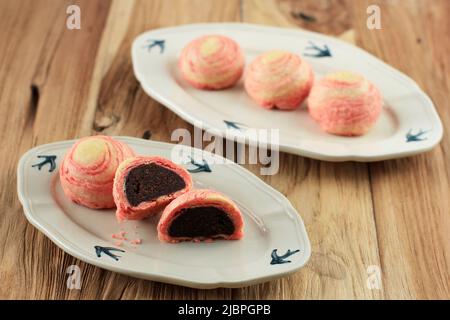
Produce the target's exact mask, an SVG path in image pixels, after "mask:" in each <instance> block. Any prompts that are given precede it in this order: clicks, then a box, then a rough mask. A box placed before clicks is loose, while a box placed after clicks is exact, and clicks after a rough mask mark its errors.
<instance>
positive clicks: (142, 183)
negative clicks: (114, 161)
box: [113, 157, 192, 220]
mask: <svg viewBox="0 0 450 320" xmlns="http://www.w3.org/2000/svg"><path fill="white" fill-rule="evenodd" d="M191 188H192V179H191V176H190V175H189V173H188V172H187V171H186V169H184V168H183V167H181V166H179V165H177V164H175V163H173V162H172V161H170V160H168V159H165V158H161V157H135V158H130V159H127V160H126V161H124V162H122V163H121V164H120V166H119V168H118V169H117V172H116V176H115V178H114V188H113V194H114V201H115V203H116V207H117V211H116V216H117V219H118V220H140V219H144V218H146V217H148V216H150V215H152V214H156V213H158V212H160V211H161V210H162V209H163V208H164V207H165V206H166V205H167V204H168V203H170V202H171V201H172V200H173V199H175V198H176V197H178V196H180V195H182V194H183V193H185V192H187V191H189V190H190V189H191Z"/></svg>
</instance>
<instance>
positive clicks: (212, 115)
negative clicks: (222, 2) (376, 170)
mask: <svg viewBox="0 0 450 320" xmlns="http://www.w3.org/2000/svg"><path fill="white" fill-rule="evenodd" d="M205 34H222V35H226V36H229V37H231V38H233V39H234V40H236V41H237V42H238V43H239V44H240V45H241V47H242V49H243V50H244V52H245V56H246V63H247V65H248V63H249V62H250V61H252V60H253V59H254V58H255V57H256V56H257V55H259V54H261V53H262V52H264V51H267V50H272V49H282V50H289V51H292V52H295V53H297V54H299V55H301V56H302V57H303V58H304V59H305V60H306V61H308V62H309V63H310V64H311V66H312V67H313V70H314V73H315V76H316V79H319V78H320V77H322V76H323V75H324V74H327V73H329V72H333V71H338V70H348V71H353V72H357V73H360V74H362V75H364V76H365V77H367V78H368V79H369V80H370V81H371V82H373V83H374V84H375V85H376V86H377V87H378V88H379V89H380V90H381V92H382V94H383V96H384V102H385V107H384V109H383V112H382V114H381V117H380V119H379V121H378V122H377V123H376V125H375V126H374V128H372V130H371V131H370V132H369V133H368V134H366V135H364V136H362V137H339V136H334V135H330V134H327V133H325V132H323V131H322V130H321V129H320V128H319V126H318V125H317V124H316V123H315V122H314V121H313V120H312V119H311V117H310V116H309V115H308V111H307V108H305V106H302V107H301V108H299V109H297V110H295V111H290V112H289V111H280V110H266V109H263V108H261V107H259V106H257V105H256V104H255V103H254V102H253V101H251V100H250V98H249V97H248V96H247V95H246V93H245V90H244V88H243V81H242V79H241V80H240V82H239V83H238V84H237V85H236V86H235V87H233V88H231V89H228V90H222V91H205V90H198V89H194V88H193V87H191V86H190V85H189V84H187V83H186V82H185V81H184V80H183V79H182V78H181V76H180V74H179V72H178V68H177V60H178V56H179V54H180V52H181V50H182V48H183V47H184V46H185V45H186V44H187V43H189V42H190V41H191V40H193V39H195V38H197V37H199V36H202V35H205ZM132 60H133V69H134V74H135V76H136V78H137V79H138V81H139V82H140V83H141V86H142V88H143V89H144V91H145V92H147V94H149V95H150V96H151V97H153V98H154V99H155V100H157V101H159V102H160V103H162V104H164V105H165V106H167V107H168V108H170V109H171V110H172V111H174V112H175V113H177V114H178V115H179V116H180V117H182V118H183V119H184V120H186V121H188V122H190V123H191V124H194V125H197V126H198V125H199V124H201V125H202V126H203V128H204V129H207V130H214V132H217V134H219V135H221V136H228V137H235V138H239V137H240V139H239V140H238V141H241V140H242V136H244V137H245V139H246V142H247V143H257V142H258V140H257V138H255V137H254V135H252V134H246V131H248V132H249V129H250V128H254V129H262V128H264V129H266V128H267V129H279V130H280V131H279V136H280V141H279V147H280V150H281V151H285V152H289V153H293V154H298V155H302V156H307V157H311V158H315V159H320V160H327V161H347V160H353V161H377V160H385V159H391V158H398V157H404V156H409V155H413V154H417V153H421V152H424V151H427V150H430V149H431V148H433V147H434V146H436V145H437V144H438V143H439V141H440V140H441V138H442V134H443V130H442V124H441V121H440V119H439V116H438V114H437V112H436V110H435V108H434V105H433V103H432V101H431V100H430V98H429V97H428V96H427V95H426V94H425V93H424V92H423V91H422V90H421V89H420V88H419V86H418V85H417V84H416V83H415V82H414V81H413V80H412V79H410V78H409V77H407V76H406V75H404V74H402V73H401V72H399V71H397V70H396V69H394V68H392V67H390V66H389V65H387V64H385V63H384V62H382V61H381V60H379V59H377V58H376V57H374V56H372V55H371V54H369V53H367V52H365V51H363V50H361V49H359V48H357V47H355V46H353V45H350V44H348V43H345V42H343V41H341V40H338V39H336V38H332V37H329V36H324V35H321V34H318V33H314V32H308V31H300V30H293V29H285V28H274V27H263V26H258V25H252V24H242V23H216V24H193V25H184V26H179V27H173V28H165V29H155V30H152V31H148V32H145V33H143V34H141V35H139V36H138V37H137V38H136V39H135V40H134V42H133V46H132ZM244 76H245V75H244Z"/></svg>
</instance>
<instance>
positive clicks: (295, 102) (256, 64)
mask: <svg viewBox="0 0 450 320" xmlns="http://www.w3.org/2000/svg"><path fill="white" fill-rule="evenodd" d="M313 80H314V74H313V72H312V69H311V67H310V66H309V64H308V63H306V62H305V61H304V60H302V59H301V58H300V57H299V56H298V55H296V54H293V53H290V52H286V51H269V52H266V53H264V54H262V55H260V56H258V57H257V58H256V59H255V60H254V61H253V62H252V63H251V64H250V66H249V67H248V69H247V73H246V76H245V89H246V91H247V93H248V95H249V96H250V97H251V98H252V99H253V100H255V101H256V102H257V103H258V104H259V105H260V106H262V107H264V108H267V109H271V108H275V107H276V108H278V109H284V110H292V109H295V108H297V107H298V106H300V104H301V103H302V102H303V101H304V100H305V98H306V97H307V96H308V94H309V91H310V90H311V87H312V84H313Z"/></svg>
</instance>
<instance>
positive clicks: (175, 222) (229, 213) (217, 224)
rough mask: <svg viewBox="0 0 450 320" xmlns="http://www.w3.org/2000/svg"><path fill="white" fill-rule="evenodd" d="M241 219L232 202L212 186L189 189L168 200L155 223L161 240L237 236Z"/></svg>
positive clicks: (174, 240)
mask: <svg viewBox="0 0 450 320" xmlns="http://www.w3.org/2000/svg"><path fill="white" fill-rule="evenodd" d="M243 226H244V221H243V219H242V214H241V212H240V211H239V208H238V207H237V206H236V204H235V203H234V202H233V201H231V200H230V199H228V198H227V197H225V196H224V195H223V194H221V193H219V192H216V191H212V190H201V189H200V190H191V191H189V192H187V193H185V194H183V195H181V196H180V197H178V198H176V199H175V200H174V201H172V202H171V203H170V204H169V205H168V206H167V207H166V209H164V212H163V214H162V216H161V219H160V221H159V223H158V238H159V240H161V241H164V242H172V243H175V242H180V241H204V240H212V239H225V240H238V239H241V238H242V237H243V235H244V233H243Z"/></svg>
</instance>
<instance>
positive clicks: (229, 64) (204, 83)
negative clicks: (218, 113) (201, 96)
mask: <svg viewBox="0 0 450 320" xmlns="http://www.w3.org/2000/svg"><path fill="white" fill-rule="evenodd" d="M244 64H245V59H244V55H243V53H242V51H241V49H240V47H239V45H238V44H237V43H236V42H235V41H234V40H232V39H230V38H228V37H225V36H221V35H208V36H203V37H200V38H198V39H195V40H193V41H191V42H190V43H189V44H188V45H187V46H186V47H185V48H184V49H183V51H182V52H181V55H180V58H179V62H178V65H179V69H180V71H181V74H182V76H183V78H184V79H185V80H186V81H187V82H189V83H190V84H191V85H192V86H194V87H196V88H198V89H211V90H219V89H225V88H228V87H231V86H233V85H234V84H236V82H237V81H238V80H239V78H240V77H241V76H242V73H243V70H244Z"/></svg>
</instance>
